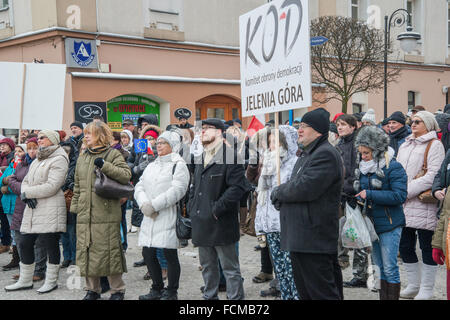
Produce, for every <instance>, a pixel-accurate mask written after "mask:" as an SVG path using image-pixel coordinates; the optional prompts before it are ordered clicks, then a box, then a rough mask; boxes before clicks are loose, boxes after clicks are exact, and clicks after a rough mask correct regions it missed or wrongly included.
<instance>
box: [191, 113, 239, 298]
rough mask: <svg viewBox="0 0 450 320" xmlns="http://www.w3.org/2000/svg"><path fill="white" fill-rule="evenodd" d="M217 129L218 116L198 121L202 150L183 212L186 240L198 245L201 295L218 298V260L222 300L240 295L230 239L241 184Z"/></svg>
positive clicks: (234, 232) (236, 227) (235, 232)
mask: <svg viewBox="0 0 450 320" xmlns="http://www.w3.org/2000/svg"><path fill="white" fill-rule="evenodd" d="M223 131H224V123H223V122H222V121H221V120H220V119H215V118H212V119H207V120H203V121H202V133H201V140H202V144H203V147H204V151H203V154H202V155H200V156H199V157H197V158H195V159H194V166H193V171H194V173H193V182H192V183H193V185H192V187H191V190H190V195H189V202H188V210H189V211H188V212H189V215H190V217H191V219H192V243H193V244H194V245H195V246H197V247H198V251H199V258H200V264H201V266H202V276H203V280H204V282H205V288H204V290H203V298H204V299H206V300H217V299H218V290H219V278H220V276H219V261H220V265H221V266H222V269H223V273H224V275H225V279H226V283H227V285H226V288H227V297H228V299H230V300H241V299H244V287H243V280H242V277H241V271H240V266H239V258H238V254H237V251H236V243H237V242H238V241H239V238H240V232H239V202H240V200H241V198H242V196H243V195H244V193H245V192H246V191H247V190H246V186H247V183H246V181H245V172H244V165H243V161H239V160H238V158H237V155H236V153H235V152H234V150H232V149H230V148H228V147H227V146H226V145H225V144H224V142H223V136H222V133H223ZM241 163H242V164H241Z"/></svg>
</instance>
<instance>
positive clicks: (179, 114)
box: [174, 108, 192, 120]
mask: <svg viewBox="0 0 450 320" xmlns="http://www.w3.org/2000/svg"><path fill="white" fill-rule="evenodd" d="M174 116H175V118H177V119H179V118H184V119H186V120H188V119H190V118H191V117H192V112H191V110H189V109H187V108H178V109H177V110H175V112H174Z"/></svg>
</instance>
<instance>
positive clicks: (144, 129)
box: [139, 124, 163, 139]
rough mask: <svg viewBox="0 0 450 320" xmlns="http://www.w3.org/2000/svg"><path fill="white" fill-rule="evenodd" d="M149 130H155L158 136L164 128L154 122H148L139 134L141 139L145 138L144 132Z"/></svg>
mask: <svg viewBox="0 0 450 320" xmlns="http://www.w3.org/2000/svg"><path fill="white" fill-rule="evenodd" d="M148 130H154V131H156V132H157V133H158V136H160V135H161V133H162V132H163V131H162V129H161V128H160V127H158V126H155V125H153V124H148V125H146V126H145V127H143V128H142V131H141V133H140V134H139V139H144V134H145V133H146V132H147V131H148Z"/></svg>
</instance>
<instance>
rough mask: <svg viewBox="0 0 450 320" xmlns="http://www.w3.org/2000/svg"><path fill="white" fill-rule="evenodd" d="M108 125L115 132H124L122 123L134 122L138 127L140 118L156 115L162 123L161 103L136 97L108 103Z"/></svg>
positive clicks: (124, 97)
mask: <svg viewBox="0 0 450 320" xmlns="http://www.w3.org/2000/svg"><path fill="white" fill-rule="evenodd" d="M107 113H108V125H109V127H110V128H111V130H113V131H121V130H122V122H123V121H124V120H127V119H131V120H133V122H134V124H135V125H137V120H138V119H139V117H140V116H142V115H146V114H156V115H157V116H158V121H160V111H159V103H158V102H156V101H153V100H151V99H149V98H145V97H141V96H136V95H123V96H120V97H117V98H114V99H112V100H110V101H108V106H107Z"/></svg>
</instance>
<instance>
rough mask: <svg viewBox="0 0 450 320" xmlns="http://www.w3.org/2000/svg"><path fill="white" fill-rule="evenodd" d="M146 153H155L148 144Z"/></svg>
mask: <svg viewBox="0 0 450 320" xmlns="http://www.w3.org/2000/svg"><path fill="white" fill-rule="evenodd" d="M147 154H149V155H152V156H154V155H155V154H154V153H153V150H152V146H148V148H147Z"/></svg>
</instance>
